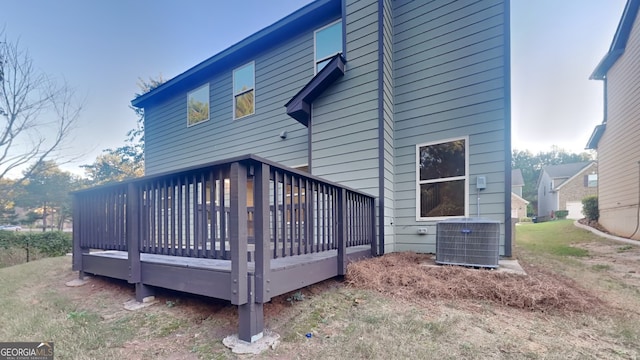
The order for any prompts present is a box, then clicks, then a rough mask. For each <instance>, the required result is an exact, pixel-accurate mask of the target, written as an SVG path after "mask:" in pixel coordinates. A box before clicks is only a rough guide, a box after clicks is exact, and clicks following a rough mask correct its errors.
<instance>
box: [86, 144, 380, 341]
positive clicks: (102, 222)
mask: <svg viewBox="0 0 640 360" xmlns="http://www.w3.org/2000/svg"><path fill="white" fill-rule="evenodd" d="M93 249H99V250H105V251H93ZM382 249H384V244H382V243H381V242H378V241H377V238H376V215H375V199H374V198H373V197H372V196H370V195H368V194H366V193H363V192H359V191H356V190H353V189H348V188H346V187H344V186H341V185H339V184H335V183H332V182H329V181H326V180H324V179H321V178H318V177H315V176H312V175H310V174H308V173H305V172H301V171H298V170H295V169H290V168H287V167H284V166H282V165H279V164H276V163H274V162H271V161H268V160H265V159H262V158H259V157H256V156H253V155H247V156H243V157H238V158H234V159H230V160H227V161H220V162H214V163H210V164H206V165H203V166H201V167H196V168H188V169H183V170H181V171H177V172H173V173H167V174H160V175H156V176H151V177H143V178H140V179H135V180H131V181H128V182H124V183H118V184H111V185H106V186H102V187H98V188H94V189H87V190H81V191H78V192H76V193H74V229H73V268H74V270H77V271H78V272H79V276H80V277H82V276H83V275H84V274H95V275H101V276H107V277H112V278H117V279H123V280H127V281H128V282H129V283H132V284H135V287H136V299H137V300H138V301H141V300H142V299H143V298H144V297H146V296H149V295H153V293H154V289H155V288H166V289H171V290H177V291H183V292H187V293H192V294H198V295H204V296H209V297H214V298H218V299H223V300H228V301H230V302H231V303H232V304H234V305H237V306H238V315H239V321H238V323H239V331H238V335H239V337H240V339H242V340H244V341H254V340H256V339H258V338H259V337H260V336H262V331H263V328H264V323H263V322H264V318H263V304H264V303H266V302H269V301H270V300H271V298H272V297H274V296H278V295H281V294H284V293H287V292H290V291H294V290H297V289H300V288H303V287H305V286H308V285H311V284H314V283H317V282H320V281H323V280H326V279H330V278H332V277H335V276H338V275H344V274H345V272H346V267H347V264H348V263H349V262H351V261H355V260H358V259H361V258H366V257H370V256H374V255H378V254H381V253H382Z"/></svg>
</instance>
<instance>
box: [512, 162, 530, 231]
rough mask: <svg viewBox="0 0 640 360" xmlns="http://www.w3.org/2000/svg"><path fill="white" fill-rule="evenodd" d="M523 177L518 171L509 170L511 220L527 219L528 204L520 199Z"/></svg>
mask: <svg viewBox="0 0 640 360" xmlns="http://www.w3.org/2000/svg"><path fill="white" fill-rule="evenodd" d="M523 187H524V177H522V171H520V169H513V170H511V218H512V219H522V218H525V217H527V205H529V202H528V201H527V200H525V199H524V198H523V197H522V188H523Z"/></svg>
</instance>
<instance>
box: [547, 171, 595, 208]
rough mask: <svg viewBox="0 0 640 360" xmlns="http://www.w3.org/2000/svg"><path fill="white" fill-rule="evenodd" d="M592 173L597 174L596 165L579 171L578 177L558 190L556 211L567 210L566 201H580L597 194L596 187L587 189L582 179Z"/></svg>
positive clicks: (568, 181)
mask: <svg viewBox="0 0 640 360" xmlns="http://www.w3.org/2000/svg"><path fill="white" fill-rule="evenodd" d="M592 173H595V174H597V173H598V167H597V166H596V165H591V166H589V167H588V168H586V169H585V170H583V171H581V172H580V174H578V176H576V177H573V178H572V179H569V180H567V182H566V183H563V184H562V187H561V188H560V189H558V196H559V199H558V200H559V201H558V208H557V210H567V202H568V201H569V202H571V201H582V199H583V198H584V197H585V196H588V195H597V194H598V188H597V187H587V186H586V185H585V181H584V177H585V176H586V175H588V174H592Z"/></svg>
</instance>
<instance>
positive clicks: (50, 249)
mask: <svg viewBox="0 0 640 360" xmlns="http://www.w3.org/2000/svg"><path fill="white" fill-rule="evenodd" d="M10 247H17V248H22V249H27V248H28V249H30V250H37V251H38V252H39V253H40V254H42V255H44V256H61V255H64V254H66V253H68V252H70V251H71V248H72V240H71V234H67V233H63V232H62V231H48V232H36V233H32V232H24V233H16V232H10V231H0V248H4V249H8V248H10Z"/></svg>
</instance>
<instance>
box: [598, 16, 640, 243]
mask: <svg viewBox="0 0 640 360" xmlns="http://www.w3.org/2000/svg"><path fill="white" fill-rule="evenodd" d="M606 82H607V128H606V130H605V131H604V134H603V135H602V138H600V141H599V142H598V207H599V210H600V219H599V222H600V224H602V225H603V226H604V227H605V228H606V229H607V230H609V231H611V232H612V233H614V234H616V235H619V236H624V237H628V236H630V235H631V234H632V233H633V232H634V230H635V228H636V225H637V224H638V222H639V221H640V218H639V217H638V210H637V209H638V206H640V204H639V197H640V194H639V193H638V192H639V191H640V178H639V176H640V175H639V168H638V167H639V165H638V160H640V146H638V144H639V143H640V121H638V119H640V94H638V91H637V90H638V84H639V83H640V17H636V19H635V22H634V25H633V28H632V30H631V34H630V36H629V40H628V42H627V46H626V49H625V51H624V53H623V54H622V56H621V57H620V58H619V59H618V60H617V61H616V63H615V64H614V65H613V66H612V67H611V69H610V70H609V72H607V79H606ZM633 238H634V239H640V233H636V234H635V236H634V237H633Z"/></svg>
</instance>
